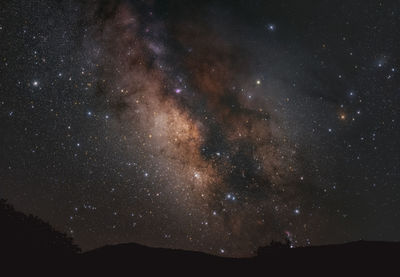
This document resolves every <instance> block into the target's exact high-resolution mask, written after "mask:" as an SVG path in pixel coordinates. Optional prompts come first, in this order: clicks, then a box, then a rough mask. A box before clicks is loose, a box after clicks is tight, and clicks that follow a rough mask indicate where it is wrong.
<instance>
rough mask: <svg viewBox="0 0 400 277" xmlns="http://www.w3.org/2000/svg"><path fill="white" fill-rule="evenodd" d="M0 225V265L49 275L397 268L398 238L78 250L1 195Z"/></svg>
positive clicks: (395, 273)
mask: <svg viewBox="0 0 400 277" xmlns="http://www.w3.org/2000/svg"><path fill="white" fill-rule="evenodd" d="M0 227H1V228H0V254H1V259H0V266H2V268H5V267H7V266H9V267H10V268H12V269H13V270H14V271H15V272H17V271H21V270H22V271H27V272H30V273H32V272H34V271H40V272H42V273H50V274H51V275H53V276H60V275H69V276H76V275H81V274H83V273H89V276H92V275H93V274H96V275H98V274H97V273H99V274H108V275H110V276H113V275H114V274H116V273H124V274H123V275H124V276H148V274H151V273H156V272H157V273H158V274H157V276H161V275H170V273H173V274H177V273H179V274H183V275H185V276H191V275H199V274H202V275H207V276H208V275H210V276H214V275H216V274H219V275H221V274H222V276H229V275H244V276H249V275H251V276H253V275H260V276H266V275H270V273H278V275H285V274H288V273H306V274H313V275H314V274H315V275H319V276H325V275H330V274H332V273H335V274H341V275H347V274H348V273H350V272H351V273H358V274H357V276H359V274H361V273H369V274H372V273H374V274H375V275H379V276H389V275H390V276H398V275H399V273H398V272H399V268H400V242H372V241H358V242H351V243H345V244H340V245H327V246H313V247H305V248H289V247H287V246H286V245H284V244H280V243H274V244H273V245H271V246H267V247H263V248H260V249H259V250H258V253H256V254H257V255H256V256H254V257H252V258H242V259H234V258H222V257H217V256H213V255H208V254H204V253H199V252H191V251H184V250H172V249H162V248H151V247H146V246H142V245H138V244H134V243H130V244H120V245H113V246H105V247H101V248H98V249H95V250H92V251H88V252H84V253H81V251H80V249H79V247H78V246H76V245H74V244H73V242H72V240H71V239H70V238H68V237H67V236H65V235H64V234H62V233H59V232H57V231H56V230H54V229H53V228H52V227H51V226H50V225H49V224H47V223H45V222H43V221H42V220H40V219H39V218H37V217H34V216H26V215H24V214H23V213H20V212H17V211H15V210H14V209H13V207H12V206H10V205H8V204H7V203H6V202H5V201H3V200H1V201H0ZM143 272H145V273H147V274H146V275H144V274H143ZM389 272H391V273H390V274H389ZM127 273H128V274H127ZM159 273H162V274H161V275H160V274H159ZM0 276H2V274H0Z"/></svg>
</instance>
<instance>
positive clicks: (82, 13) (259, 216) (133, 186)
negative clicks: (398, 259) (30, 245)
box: [0, 0, 400, 256]
mask: <svg viewBox="0 0 400 277" xmlns="http://www.w3.org/2000/svg"><path fill="white" fill-rule="evenodd" d="M399 29H400V4H399V2H398V1H382V2H380V1H86V2H81V1H72V0H69V1H45V0H43V1H3V2H2V3H1V4H0V50H1V51H0V60H1V62H0V73H1V77H0V117H1V120H0V133H1V136H0V139H1V141H0V156H1V159H0V183H1V186H0V192H1V197H2V198H6V199H8V200H9V201H10V203H12V204H13V205H14V206H15V207H16V208H17V209H19V210H21V211H24V212H26V213H32V214H35V215H38V216H39V217H41V218H43V219H45V220H47V221H49V222H50V223H51V224H52V225H53V226H55V227H56V228H57V229H59V230H61V231H64V232H66V233H68V234H69V235H70V236H72V237H73V238H74V239H75V241H76V243H78V244H79V245H80V246H81V247H82V248H83V249H84V250H89V249H93V248H96V247H100V246H103V245H105V244H115V243H122V242H138V243H142V244H146V245H151V246H162V247H171V248H183V249H191V250H199V251H204V252H208V253H213V254H218V255H227V256H248V255H252V253H254V251H255V250H256V249H257V248H258V247H259V246H263V245H266V244H268V243H269V242H270V241H271V240H284V239H288V240H289V241H290V242H291V244H292V245H293V246H301V245H320V244H329V243H342V242H346V241H352V240H358V239H367V240H399V239H400V237H399V234H400V233H399V231H400V220H399V217H400V213H399V211H400V202H399V201H400V200H399V199H400V188H399V186H398V185H399V175H400V169H399V166H400V160H399V156H400V155H399V154H400V147H399V144H398V141H399V139H400V129H399V126H398V124H399V120H400V118H399V107H400V86H399V84H400V81H399V80H400V79H399V78H400V76H399V74H400V73H399V72H398V71H399V70H400V59H399V53H400V52H399V45H398V41H400V33H399V31H398V30H399Z"/></svg>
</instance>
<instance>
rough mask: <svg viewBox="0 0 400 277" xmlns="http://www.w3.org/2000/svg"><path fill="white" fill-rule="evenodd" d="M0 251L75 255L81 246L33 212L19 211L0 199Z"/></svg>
mask: <svg viewBox="0 0 400 277" xmlns="http://www.w3.org/2000/svg"><path fill="white" fill-rule="evenodd" d="M0 251H1V252H2V254H6V253H9V254H17V255H35V256H36V257H37V256H38V255H47V256H57V255H74V254H77V253H79V252H80V251H81V249H80V248H79V247H78V246H77V245H76V244H74V243H73V240H72V238H70V237H67V235H65V234H64V233H60V232H58V231H56V230H55V229H54V228H53V227H52V226H51V225H50V224H48V223H46V222H44V221H43V220H41V219H40V218H38V217H36V216H33V215H25V214H24V213H21V212H18V211H16V210H15V209H14V207H13V206H12V205H10V204H8V203H7V201H6V200H4V199H0Z"/></svg>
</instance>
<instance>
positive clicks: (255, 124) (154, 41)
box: [94, 3, 309, 251]
mask: <svg viewBox="0 0 400 277" xmlns="http://www.w3.org/2000/svg"><path fill="white" fill-rule="evenodd" d="M105 8H106V9H107V8H110V6H108V7H105ZM112 8H113V10H112V14H108V15H107V16H108V17H107V18H105V19H104V21H103V22H102V24H101V27H100V28H99V29H96V30H95V31H94V33H95V36H96V35H97V36H96V39H95V42H94V43H96V45H98V46H97V47H98V49H99V53H98V54H97V55H98V61H96V62H97V63H99V68H100V69H99V71H100V72H102V74H104V76H102V80H104V81H105V83H107V80H113V83H112V86H107V84H105V85H103V84H102V80H100V84H99V86H100V87H102V90H104V91H105V95H102V97H106V98H107V99H108V100H109V101H110V105H111V106H112V107H113V108H114V109H115V112H116V113H118V120H117V121H116V122H114V128H115V129H116V132H119V131H120V128H123V129H122V130H123V132H125V133H126V134H127V135H126V141H127V142H126V143H127V144H129V145H132V146H134V148H135V149H132V150H131V152H128V155H132V156H133V157H135V158H139V159H140V160H149V159H151V160H154V161H156V163H157V168H158V172H157V173H156V174H154V175H155V177H152V176H147V175H148V173H145V174H146V177H148V178H149V179H151V180H152V182H154V183H159V186H160V190H159V193H160V194H162V195H165V197H166V199H165V201H167V202H168V206H169V207H170V209H171V210H173V211H174V213H177V214H180V213H186V214H189V215H191V216H192V217H194V219H193V220H191V223H190V224H191V225H204V227H203V228H204V229H205V230H207V233H208V236H211V237H213V238H214V239H215V240H217V239H218V240H222V241H226V244H228V245H229V242H230V241H234V242H235V246H234V248H237V249H241V251H248V250H249V249H250V250H251V249H252V248H255V247H256V246H257V245H261V244H263V243H267V242H268V241H270V240H271V239H282V238H285V237H286V236H288V235H287V234H291V232H292V231H295V230H296V231H297V229H299V231H300V232H301V236H299V237H298V238H297V239H296V243H300V244H304V243H305V237H306V236H304V234H307V224H308V219H307V218H304V217H302V220H301V221H300V220H298V219H297V218H296V217H298V213H299V211H300V209H301V211H302V213H303V212H306V208H307V205H309V203H307V201H308V199H307V198H308V195H307V194H308V193H307V192H306V191H307V186H308V185H307V184H306V183H304V182H302V181H301V174H302V172H301V169H300V167H301V166H300V165H299V162H298V161H297V157H296V156H297V155H296V146H295V145H294V143H292V142H291V141H290V140H289V139H288V137H287V134H285V132H284V131H282V130H281V129H280V128H279V124H280V122H279V117H278V115H275V114H272V113H271V112H270V110H272V109H273V103H265V102H264V101H262V99H259V98H260V97H259V96H258V94H259V93H260V92H262V91H263V87H262V84H261V81H260V80H257V79H255V78H254V76H253V75H252V72H251V70H250V69H248V67H250V66H251V65H250V64H247V62H246V61H247V60H248V57H246V55H248V54H247V53H246V51H245V50H241V49H240V46H236V45H232V44H231V43H230V42H227V41H224V40H223V39H222V38H220V37H219V36H218V34H216V33H214V31H213V29H212V28H211V26H207V23H205V22H202V21H201V20H199V21H197V20H192V21H191V22H189V23H187V24H189V27H184V28H182V27H181V26H186V25H185V24H184V23H183V22H179V26H178V27H176V26H165V25H164V24H163V22H162V21H159V20H157V18H156V17H155V16H153V15H152V13H149V14H147V15H142V14H140V13H139V12H138V11H136V10H135V8H134V6H132V5H128V4H126V3H125V4H120V5H116V6H112ZM148 8H150V7H148ZM103 12H104V11H103ZM169 32H172V33H171V34H170V33H169ZM170 37H171V38H170ZM171 45H173V46H171ZM107 67H109V68H112V69H117V70H116V71H115V72H107V71H106V70H104V69H105V68H107ZM103 86H104V87H103ZM113 87H114V88H116V89H112V88H113ZM249 91H252V92H254V95H251V96H250V95H249V94H248V92H249ZM249 99H250V100H251V101H249ZM121 126H123V127H121ZM152 175H153V174H152ZM136 185H140V184H136ZM226 233H229V234H230V236H229V237H228V238H226V236H225V235H224V237H225V238H220V234H226ZM289 236H290V239H292V238H291V235H289ZM246 249H247V250H246Z"/></svg>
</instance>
